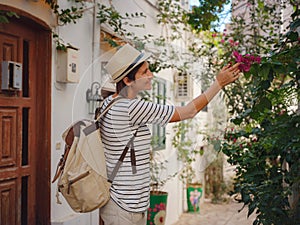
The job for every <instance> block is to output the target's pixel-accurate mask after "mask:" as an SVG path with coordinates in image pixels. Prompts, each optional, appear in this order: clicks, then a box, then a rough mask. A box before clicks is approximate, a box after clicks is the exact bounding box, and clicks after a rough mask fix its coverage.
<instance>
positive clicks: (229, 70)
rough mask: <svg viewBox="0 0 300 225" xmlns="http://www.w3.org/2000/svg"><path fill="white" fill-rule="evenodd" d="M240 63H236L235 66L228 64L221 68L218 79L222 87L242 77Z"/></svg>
mask: <svg viewBox="0 0 300 225" xmlns="http://www.w3.org/2000/svg"><path fill="white" fill-rule="evenodd" d="M239 65H240V63H236V64H234V65H233V66H231V65H230V64H228V65H226V66H224V67H223V68H222V69H221V70H220V72H219V73H218V75H217V80H218V82H219V85H220V86H221V87H225V86H226V85H228V84H230V83H232V82H234V81H235V80H237V79H238V78H239V77H240V75H241V73H240V72H241V71H240V70H239V68H238V67H239Z"/></svg>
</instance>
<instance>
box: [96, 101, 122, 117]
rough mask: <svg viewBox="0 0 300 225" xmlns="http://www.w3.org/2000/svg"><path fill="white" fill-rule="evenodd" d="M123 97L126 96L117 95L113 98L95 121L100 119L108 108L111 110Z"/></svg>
mask: <svg viewBox="0 0 300 225" xmlns="http://www.w3.org/2000/svg"><path fill="white" fill-rule="evenodd" d="M121 99H124V97H122V96H120V97H117V98H114V99H113V100H111V101H110V103H108V105H107V106H106V108H105V109H104V110H103V112H102V113H101V114H100V115H99V116H98V117H97V118H96V119H95V121H96V122H97V121H99V120H100V118H101V117H102V116H104V115H105V114H106V113H107V112H108V110H110V108H111V107H112V106H113V105H114V104H115V103H117V102H119V101H120V100H121Z"/></svg>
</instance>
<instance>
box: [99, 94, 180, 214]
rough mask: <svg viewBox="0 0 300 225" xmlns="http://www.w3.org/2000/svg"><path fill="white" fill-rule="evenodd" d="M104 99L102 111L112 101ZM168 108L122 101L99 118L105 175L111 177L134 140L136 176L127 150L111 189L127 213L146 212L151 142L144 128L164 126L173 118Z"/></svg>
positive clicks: (135, 100)
mask: <svg viewBox="0 0 300 225" xmlns="http://www.w3.org/2000/svg"><path fill="white" fill-rule="evenodd" d="M112 99H113V98H112V96H109V97H108V98H106V100H105V101H104V103H103V107H102V110H103V109H104V108H105V107H106V106H107V105H108V103H109V102H110V101H111V100H112ZM174 111H175V108H174V106H171V105H158V104H154V103H152V102H147V101H143V100H139V99H122V100H120V101H119V102H117V103H116V104H114V105H113V106H112V108H111V109H110V110H109V111H108V112H107V113H106V115H105V116H104V117H102V118H101V120H100V122H101V138H102V142H103V144H104V147H105V156H106V166H107V174H108V175H110V174H111V172H112V170H113V169H114V167H115V165H116V163H117V161H118V159H119V157H120V155H121V154H122V152H123V150H124V147H125V145H126V144H127V142H128V140H129V139H130V138H131V137H132V135H133V134H134V133H135V131H136V129H138V132H137V136H136V137H135V139H134V150H135V156H136V169H137V173H136V174H133V173H132V167H131V160H130V150H128V152H127V154H126V157H125V159H124V162H123V164H122V165H121V167H120V169H119V171H118V173H117V175H116V177H115V179H114V181H113V183H112V186H111V191H110V192H111V198H112V199H113V200H114V201H115V202H116V203H117V204H118V205H119V206H120V207H121V208H123V209H125V210H126V211H129V212H145V211H146V210H147V208H148V206H149V194H150V164H149V160H150V158H149V156H150V155H149V153H150V142H151V134H150V130H149V128H148V126H147V124H159V125H160V126H165V125H166V124H167V123H168V122H169V121H170V119H171V117H172V115H173V114H174Z"/></svg>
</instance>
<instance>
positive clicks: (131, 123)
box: [100, 44, 240, 225]
mask: <svg viewBox="0 0 300 225" xmlns="http://www.w3.org/2000/svg"><path fill="white" fill-rule="evenodd" d="M149 57H150V54H146V53H141V52H139V51H138V50H136V49H135V48H133V47H132V46H131V45H129V44H126V45H124V46H123V47H121V48H120V49H119V50H118V51H117V52H116V53H115V54H114V55H113V57H112V58H111V59H110V60H109V62H108V63H107V65H106V70H107V71H108V73H109V74H110V75H111V76H112V79H113V81H114V82H115V83H116V93H115V94H113V95H112V96H109V97H108V98H106V100H105V101H104V104H103V107H102V109H101V110H103V109H104V108H105V107H106V106H107V105H108V103H109V102H110V101H112V100H113V99H115V98H117V97H119V96H122V97H124V98H123V99H121V100H120V101H118V102H117V103H115V105H113V106H112V108H111V109H110V110H109V111H108V113H107V114H106V115H105V116H104V117H102V118H101V137H102V141H103V144H104V147H105V154H106V164H107V173H108V174H111V173H112V171H113V169H114V167H115V165H116V164H117V162H118V159H119V157H120V155H121V154H122V152H123V150H124V146H126V144H127V143H128V141H129V140H130V138H132V137H133V136H135V138H134V144H133V145H134V150H135V151H134V152H135V158H136V160H135V161H136V171H135V170H134V169H133V167H132V164H131V157H130V154H126V157H125V159H124V162H123V164H122V165H121V167H120V169H119V171H118V173H117V175H116V177H115V179H114V180H113V182H112V186H111V199H110V201H109V202H108V203H107V205H105V206H104V207H103V208H102V209H101V212H100V213H101V217H102V219H103V221H104V224H105V225H145V224H146V211H147V209H148V206H149V194H150V187H149V185H150V167H149V153H150V141H151V135H150V131H149V128H148V127H147V124H158V125H160V126H165V125H166V124H167V123H170V122H177V121H181V120H185V119H189V118H193V117H194V116H195V115H196V114H197V113H198V112H199V111H200V110H201V109H202V108H204V107H205V106H206V105H207V104H208V102H209V101H210V100H211V99H212V98H213V97H214V96H215V95H216V94H217V93H218V92H219V91H220V90H221V89H222V87H224V86H225V85H227V84H230V83H231V82H233V81H235V80H236V79H238V77H239V76H240V74H239V72H240V71H239V69H238V65H239V64H235V65H233V66H225V67H224V68H223V69H222V70H221V71H220V72H219V73H218V75H217V77H216V80H215V82H214V83H213V84H212V86H211V87H210V88H209V89H208V90H207V91H206V92H205V93H204V94H202V95H200V96H198V97H196V98H195V99H193V100H192V101H191V102H190V103H188V104H187V105H186V106H181V107H177V106H172V105H158V104H154V103H152V102H147V101H143V100H139V99H138V98H137V95H138V93H139V92H140V91H144V90H150V89H151V81H152V78H153V74H152V72H151V71H150V70H149V64H148V62H147V61H146V60H147V59H148V58H149Z"/></svg>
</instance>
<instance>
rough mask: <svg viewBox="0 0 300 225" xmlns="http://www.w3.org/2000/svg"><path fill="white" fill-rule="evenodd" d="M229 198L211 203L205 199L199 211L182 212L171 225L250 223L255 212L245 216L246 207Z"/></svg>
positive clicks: (235, 224)
mask: <svg viewBox="0 0 300 225" xmlns="http://www.w3.org/2000/svg"><path fill="white" fill-rule="evenodd" d="M242 206H243V204H241V203H237V202H236V201H234V200H230V201H229V202H228V203H222V204H212V203H211V202H210V201H208V200H206V201H205V202H204V203H202V204H201V205H200V213H184V214H182V215H181V216H180V219H179V221H177V222H176V223H174V224H172V225H252V224H253V221H254V219H255V214H252V215H251V216H250V217H249V218H247V213H248V209H247V208H246V207H245V208H244V209H243V210H242V211H241V212H239V210H240V209H241V208H242Z"/></svg>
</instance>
